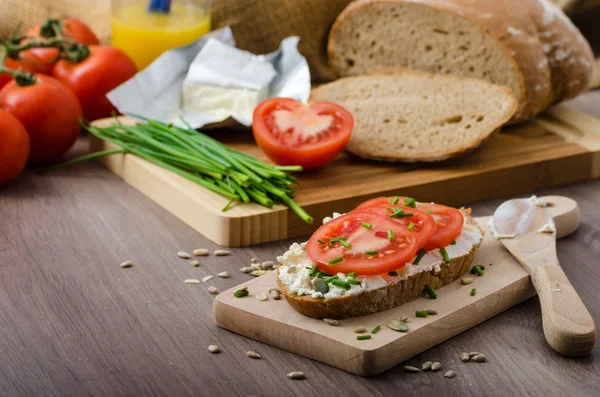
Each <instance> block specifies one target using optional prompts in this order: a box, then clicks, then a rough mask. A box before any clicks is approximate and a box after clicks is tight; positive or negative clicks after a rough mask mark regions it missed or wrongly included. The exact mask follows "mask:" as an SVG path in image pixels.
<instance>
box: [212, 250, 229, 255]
mask: <svg viewBox="0 0 600 397" xmlns="http://www.w3.org/2000/svg"><path fill="white" fill-rule="evenodd" d="M229 254H231V252H229V251H227V250H215V255H216V256H227V255H229Z"/></svg>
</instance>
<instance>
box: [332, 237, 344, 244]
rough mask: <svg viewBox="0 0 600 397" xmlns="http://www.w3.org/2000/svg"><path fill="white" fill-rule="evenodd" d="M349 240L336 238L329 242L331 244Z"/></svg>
mask: <svg viewBox="0 0 600 397" xmlns="http://www.w3.org/2000/svg"><path fill="white" fill-rule="evenodd" d="M346 240H348V237H334V238H332V239H330V240H329V242H330V243H337V242H339V241H346Z"/></svg>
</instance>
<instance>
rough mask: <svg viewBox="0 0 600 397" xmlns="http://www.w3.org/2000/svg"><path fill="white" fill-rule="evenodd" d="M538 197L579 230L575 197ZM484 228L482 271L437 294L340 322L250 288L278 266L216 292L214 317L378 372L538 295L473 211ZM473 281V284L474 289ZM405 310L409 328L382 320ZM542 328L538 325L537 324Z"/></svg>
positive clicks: (367, 372) (346, 365) (312, 354)
mask: <svg viewBox="0 0 600 397" xmlns="http://www.w3.org/2000/svg"><path fill="white" fill-rule="evenodd" d="M543 199H545V200H547V201H548V202H553V203H556V206H555V207H553V208H550V211H551V212H552V213H553V215H555V214H558V213H566V212H568V213H569V214H570V215H569V216H568V217H567V216H565V217H563V218H557V217H555V223H556V225H557V229H558V230H559V233H560V236H561V237H562V236H564V235H567V234H569V233H571V232H573V231H575V230H576V228H577V225H578V223H579V210H578V207H577V204H576V203H575V202H574V201H573V200H570V199H565V198H564V197H556V196H548V197H544V198H543ZM476 220H477V222H478V223H479V224H480V225H481V226H482V227H483V229H484V230H486V235H485V237H484V240H483V243H482V245H481V247H480V249H479V250H478V252H477V254H476V256H475V261H474V264H485V266H486V270H485V275H484V276H483V277H475V280H474V281H473V283H472V284H469V285H462V284H461V283H460V280H457V281H455V282H454V283H451V284H449V285H447V286H445V287H443V288H441V289H439V290H438V291H437V293H438V298H437V299H435V300H432V299H428V298H425V297H423V298H420V299H417V300H415V301H413V302H410V303H407V304H405V305H403V306H400V307H398V308H395V309H391V310H388V311H385V312H381V313H376V314H373V315H370V316H365V317H357V318H351V319H345V320H340V323H339V325H338V326H337V327H334V326H331V325H328V324H327V323H325V322H324V321H322V320H317V319H313V318H309V317H305V316H302V315H301V314H299V313H297V312H296V311H295V310H294V309H292V307H291V306H289V305H288V303H287V302H286V301H285V299H281V300H279V301H276V300H273V299H269V300H267V301H264V302H261V301H258V300H257V299H255V296H256V295H258V294H260V293H261V292H265V291H267V289H268V288H269V287H272V286H276V285H277V284H276V272H270V273H268V274H267V275H265V276H262V277H259V278H256V279H253V280H251V281H248V282H246V283H244V284H241V285H240V286H238V287H235V288H232V289H230V290H228V291H225V292H223V293H221V294H220V295H218V296H217V297H216V299H215V302H214V306H213V313H214V316H215V321H216V323H217V324H218V325H219V326H220V327H223V328H226V329H228V330H231V331H233V332H236V333H238V334H241V335H244V336H247V337H249V338H252V339H255V340H257V341H260V342H264V343H267V344H269V345H272V346H276V347H279V348H281V349H284V350H287V351H290V352H293V353H296V354H300V355H302V356H306V357H309V358H312V359H315V360H318V361H321V362H324V363H326V364H329V365H332V366H334V367H337V368H340V369H343V370H345V371H348V372H352V373H354V374H357V375H363V376H372V375H377V374H379V373H381V372H383V371H385V370H387V369H389V368H392V367H394V366H396V365H398V364H400V363H402V362H404V361H405V360H407V359H409V358H411V357H413V356H415V355H417V354H419V353H421V352H423V351H425V350H427V349H429V348H431V347H433V346H435V345H437V344H438V343H441V342H443V341H445V340H446V339H449V338H451V337H453V336H455V335H457V334H459V333H461V332H463V331H465V330H467V329H469V328H471V327H474V326H475V325H477V324H479V323H481V322H483V321H485V320H487V319H489V318H491V317H493V316H495V315H496V314H499V313H501V312H503V311H504V310H506V309H508V308H510V307H512V306H514V305H516V304H518V303H520V302H522V301H524V300H526V299H528V298H531V297H532V296H534V295H535V290H534V289H533V287H532V285H531V282H530V278H529V274H528V273H527V272H526V271H525V270H524V268H523V267H522V266H521V265H520V264H519V263H518V262H517V260H516V259H515V258H514V257H513V256H511V254H510V253H509V252H508V251H507V250H506V249H505V248H504V246H503V245H502V244H501V243H500V242H499V241H497V240H495V239H493V238H492V237H490V235H489V232H488V228H487V221H488V220H489V217H485V218H476ZM242 286H247V287H248V290H249V292H250V295H248V296H247V297H244V298H235V297H234V296H233V291H234V290H236V289H237V288H240V287H242ZM472 288H476V289H477V293H476V295H475V296H471V295H470V292H471V289H472ZM423 309H434V310H437V312H438V314H437V315H435V316H428V317H427V318H417V317H415V311H416V310H423ZM404 315H406V316H409V321H408V323H407V325H408V326H409V332H407V333H400V332H396V331H393V330H391V329H389V328H388V327H387V325H386V324H387V323H388V321H389V320H391V319H399V318H401V317H402V316H404ZM377 325H380V326H381V330H380V331H379V332H378V333H376V334H375V335H373V337H372V339H369V340H356V335H357V334H355V333H354V332H353V330H354V328H356V327H358V326H364V327H366V328H367V330H369V331H370V330H372V329H373V328H375V327H376V326H377ZM540 332H541V331H540ZM484 353H485V352H484Z"/></svg>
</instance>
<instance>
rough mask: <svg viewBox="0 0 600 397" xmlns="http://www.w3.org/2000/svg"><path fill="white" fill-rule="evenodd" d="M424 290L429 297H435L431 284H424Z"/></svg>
mask: <svg viewBox="0 0 600 397" xmlns="http://www.w3.org/2000/svg"><path fill="white" fill-rule="evenodd" d="M425 292H426V293H427V295H429V298H430V299H435V298H437V293H436V292H435V290H434V289H433V287H432V286H431V285H426V286H425Z"/></svg>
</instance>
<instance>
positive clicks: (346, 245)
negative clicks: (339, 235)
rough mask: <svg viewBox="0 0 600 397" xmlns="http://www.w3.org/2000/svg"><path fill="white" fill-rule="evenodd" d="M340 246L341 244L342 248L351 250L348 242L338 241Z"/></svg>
mask: <svg viewBox="0 0 600 397" xmlns="http://www.w3.org/2000/svg"><path fill="white" fill-rule="evenodd" d="M340 244H341V245H342V247H344V248H348V249H350V248H352V244H350V243H349V242H347V241H346V240H342V241H340Z"/></svg>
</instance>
